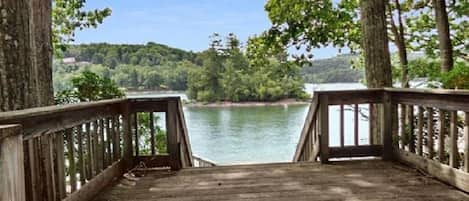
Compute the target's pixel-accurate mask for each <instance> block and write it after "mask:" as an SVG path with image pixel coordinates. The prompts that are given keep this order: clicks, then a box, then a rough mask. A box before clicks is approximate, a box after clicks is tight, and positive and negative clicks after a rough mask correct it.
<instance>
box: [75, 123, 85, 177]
mask: <svg viewBox="0 0 469 201" xmlns="http://www.w3.org/2000/svg"><path fill="white" fill-rule="evenodd" d="M76 131H77V143H78V147H77V148H78V150H77V154H78V172H79V174H80V177H79V180H80V186H83V185H85V182H86V179H85V162H84V157H83V125H79V126H77V127H76Z"/></svg>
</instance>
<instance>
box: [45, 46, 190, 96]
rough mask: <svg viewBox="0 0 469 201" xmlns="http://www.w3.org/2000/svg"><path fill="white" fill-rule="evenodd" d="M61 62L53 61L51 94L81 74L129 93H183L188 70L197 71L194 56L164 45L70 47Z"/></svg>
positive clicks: (66, 86) (63, 88) (185, 87)
mask: <svg viewBox="0 0 469 201" xmlns="http://www.w3.org/2000/svg"><path fill="white" fill-rule="evenodd" d="M63 58H64V59H56V60H55V61H54V72H53V74H54V76H53V77H54V90H55V91H62V90H65V89H68V88H70V84H71V82H70V81H71V79H72V78H73V77H75V76H77V75H78V74H79V73H81V72H83V71H91V72H94V73H96V74H98V75H100V76H102V77H105V78H110V79H112V80H113V81H114V82H116V83H117V84H118V86H119V87H122V88H126V89H128V90H167V89H171V90H186V89H187V74H188V71H189V69H191V68H196V67H197V64H196V63H197V54H196V53H193V52H188V51H184V50H181V49H176V48H171V47H168V46H166V45H161V44H156V43H151V42H150V43H147V44H146V45H115V44H106V43H100V44H83V45H71V46H69V47H68V48H67V49H66V51H65V52H63Z"/></svg>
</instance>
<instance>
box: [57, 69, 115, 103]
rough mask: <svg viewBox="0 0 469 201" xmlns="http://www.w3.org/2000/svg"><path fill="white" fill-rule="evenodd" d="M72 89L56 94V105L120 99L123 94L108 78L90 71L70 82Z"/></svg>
mask: <svg viewBox="0 0 469 201" xmlns="http://www.w3.org/2000/svg"><path fill="white" fill-rule="evenodd" d="M71 86H72V89H67V90H64V91H61V92H58V93H57V94H56V97H55V101H56V103H57V104H67V103H76V102H83V101H96V100H104V99H111V98H120V97H123V96H124V93H123V92H122V91H121V90H120V89H119V88H118V87H117V85H116V84H115V83H114V82H113V81H111V79H109V78H103V77H100V76H98V75H97V74H95V73H92V72H90V71H84V72H82V73H81V74H79V75H78V76H75V77H73V79H72V80H71Z"/></svg>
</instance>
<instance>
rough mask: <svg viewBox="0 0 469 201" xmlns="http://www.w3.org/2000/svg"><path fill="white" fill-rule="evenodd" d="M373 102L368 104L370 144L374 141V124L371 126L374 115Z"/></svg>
mask: <svg viewBox="0 0 469 201" xmlns="http://www.w3.org/2000/svg"><path fill="white" fill-rule="evenodd" d="M373 108H374V104H372V103H370V105H369V106H368V143H369V144H370V145H372V144H373V142H374V139H373V135H374V133H373V132H374V130H375V128H374V126H373V123H372V122H373V119H372V118H373V117H374V114H373V113H374V109H373Z"/></svg>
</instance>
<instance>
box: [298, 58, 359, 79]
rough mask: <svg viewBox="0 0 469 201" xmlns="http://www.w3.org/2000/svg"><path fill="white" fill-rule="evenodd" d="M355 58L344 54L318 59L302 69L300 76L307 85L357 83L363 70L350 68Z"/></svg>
mask: <svg viewBox="0 0 469 201" xmlns="http://www.w3.org/2000/svg"><path fill="white" fill-rule="evenodd" d="M356 59H357V56H355V55H351V54H346V55H340V56H337V57H332V58H328V59H318V60H314V61H313V62H311V65H305V66H304V67H303V68H302V70H301V71H302V75H303V78H304V80H305V82H308V83H325V82H326V83H330V82H359V81H361V80H363V76H364V71H363V69H354V68H352V62H353V61H354V60H356Z"/></svg>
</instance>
